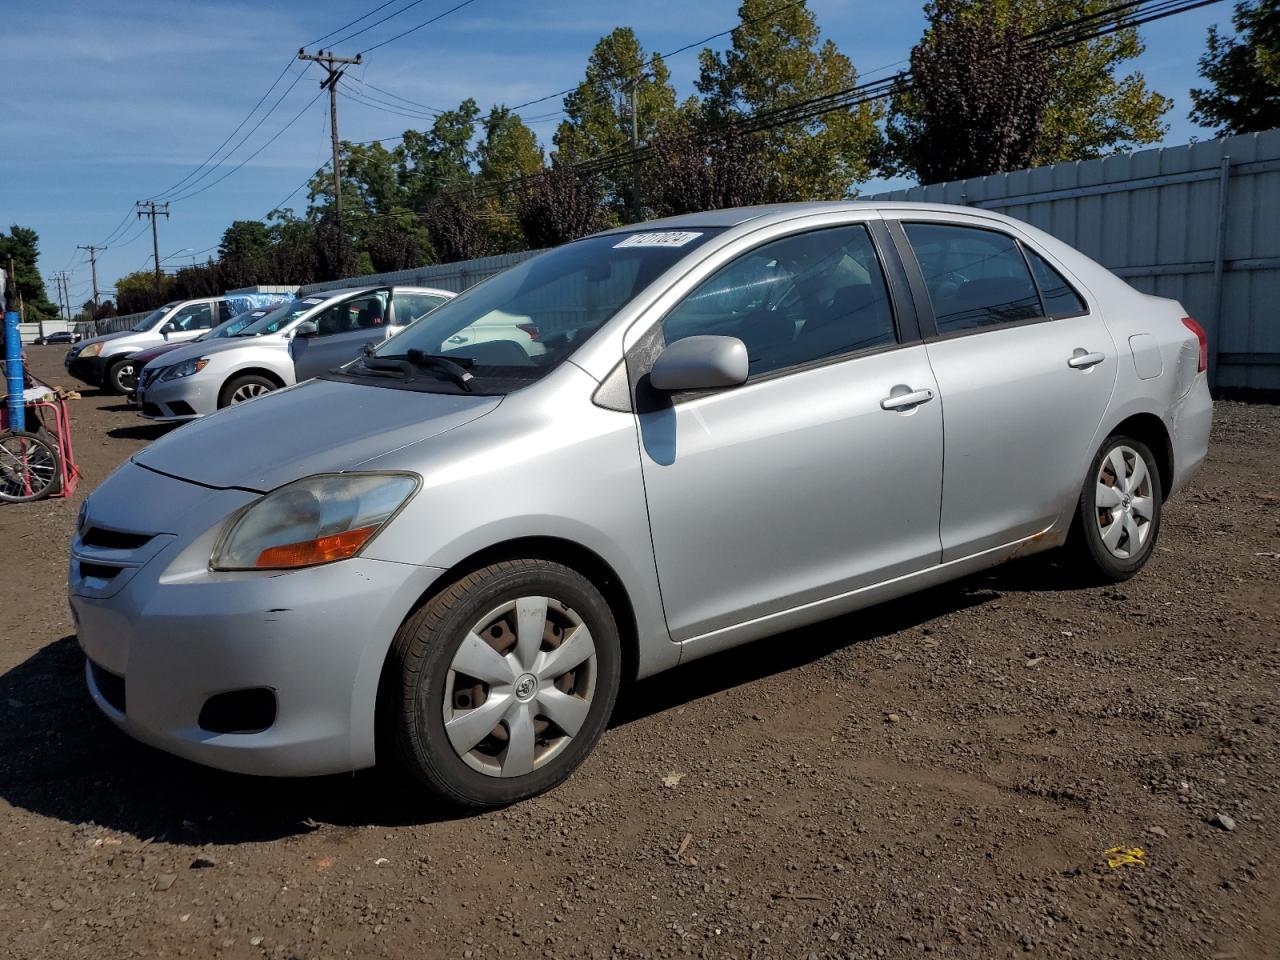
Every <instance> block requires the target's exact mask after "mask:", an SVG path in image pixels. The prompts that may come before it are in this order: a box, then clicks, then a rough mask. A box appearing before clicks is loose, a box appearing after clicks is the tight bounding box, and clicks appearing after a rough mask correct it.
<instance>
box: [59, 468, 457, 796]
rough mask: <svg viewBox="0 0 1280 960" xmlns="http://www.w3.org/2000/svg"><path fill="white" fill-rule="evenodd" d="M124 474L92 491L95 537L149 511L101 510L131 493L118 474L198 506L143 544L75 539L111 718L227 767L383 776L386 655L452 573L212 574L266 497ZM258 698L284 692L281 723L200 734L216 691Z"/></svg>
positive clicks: (88, 631) (414, 569) (402, 569)
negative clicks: (233, 528) (433, 587)
mask: <svg viewBox="0 0 1280 960" xmlns="http://www.w3.org/2000/svg"><path fill="white" fill-rule="evenodd" d="M122 472H124V473H127V474H128V475H129V476H128V477H125V478H121V477H120V475H119V474H117V475H116V476H115V477H113V478H112V479H111V480H109V481H108V482H107V484H104V485H103V487H101V488H99V490H98V491H95V492H94V494H93V497H92V498H91V506H90V512H89V517H88V519H87V521H86V527H85V530H86V531H90V530H93V529H95V528H96V529H112V530H115V531H117V532H121V531H123V532H134V531H137V530H138V524H137V520H138V517H137V515H136V511H131V509H130V508H125V509H123V510H121V511H119V512H116V511H115V510H113V509H112V507H113V506H114V504H112V503H109V502H100V501H107V500H111V499H114V498H115V497H117V496H122V495H123V494H121V491H120V484H118V483H117V482H116V481H117V480H120V481H122V482H123V483H124V484H126V485H127V486H129V487H132V488H133V494H134V496H135V497H136V500H135V501H134V502H142V503H146V502H149V503H151V504H153V505H154V504H156V503H157V499H156V498H157V497H160V498H162V499H161V502H164V501H166V500H167V501H168V504H172V503H173V502H174V501H175V500H181V501H185V506H182V507H181V508H180V509H181V510H182V512H185V513H186V514H187V515H188V516H189V518H190V519H189V522H185V523H184V525H185V526H186V527H187V529H185V530H182V531H180V532H178V533H176V534H167V533H162V534H157V535H155V536H154V537H153V538H152V540H150V541H149V542H148V543H147V544H146V545H144V546H141V547H138V548H129V549H122V548H119V547H113V548H110V549H108V548H101V547H97V546H95V545H94V543H93V542H86V539H85V538H83V537H82V536H80V535H77V537H76V539H75V540H74V541H73V544H72V559H71V570H70V584H71V597H70V599H71V607H72V611H73V614H74V616H75V620H76V626H77V635H78V637H79V641H80V646H81V648H82V649H83V650H84V652H85V655H86V656H87V657H88V659H89V661H90V662H91V663H92V664H93V665H95V666H96V668H97V669H96V670H95V669H92V668H87V669H86V680H87V683H88V687H89V692H90V694H91V696H92V697H93V700H94V702H95V703H97V705H98V707H99V708H100V709H101V710H102V712H103V713H104V714H106V716H107V717H109V718H110V719H111V720H112V721H113V722H114V723H115V724H116V725H117V726H119V727H120V728H121V729H122V730H124V731H125V732H126V733H128V734H129V735H131V736H133V737H135V738H136V739H138V740H141V741H143V742H144V743H148V744H150V745H152V746H155V747H158V748H160V749H162V750H165V751H168V752H170V753H174V754H177V755H178V756H181V757H185V758H187V759H189V760H193V761H196V762H197V763H202V764H206V765H208V766H212V767H218V768H221V769H224V770H231V771H236V772H239V773H249V774H261V775H270V776H308V775H318V774H329V773H338V772H345V771H350V770H356V769H360V768H362V767H367V766H371V765H372V764H373V763H374V759H375V755H374V717H375V705H376V700H377V688H378V681H379V677H380V675H381V671H382V665H383V661H384V659H385V657H386V652H387V650H388V649H389V647H390V644H391V639H392V637H393V636H394V634H395V631H396V629H397V628H398V627H399V625H400V623H401V621H402V619H403V617H404V616H405V615H406V614H407V613H408V611H409V610H410V609H411V608H412V607H413V604H414V603H415V602H416V601H417V599H418V598H419V597H420V596H421V595H422V593H423V592H424V591H425V590H426V589H427V588H428V587H429V586H430V584H431V583H432V582H433V581H434V580H435V578H436V577H437V576H438V575H439V571H438V570H435V569H433V568H429V567H420V566H414V565H411V564H400V563H391V562H387V561H379V560H369V559H363V558H359V557H357V558H354V559H352V560H346V561H342V562H339V563H334V564H329V565H327V566H322V567H312V568H309V569H305V570H297V571H293V572H288V573H284V572H280V571H274V572H264V573H255V572H249V573H216V572H212V571H209V570H208V569H207V568H206V567H205V564H207V560H208V551H209V549H210V548H211V546H212V543H213V540H214V539H215V538H216V536H217V533H218V531H219V529H220V527H221V520H222V518H224V517H225V516H227V515H228V514H229V513H230V512H233V511H234V510H235V509H237V508H238V506H240V505H241V504H243V503H245V502H248V501H250V500H252V499H253V495H250V494H245V493H244V492H242V491H232V490H218V491H210V490H207V489H205V488H200V487H196V486H195V485H193V484H186V483H183V482H182V481H178V480H173V479H171V478H166V477H161V476H160V475H158V474H153V473H151V472H150V471H147V470H144V469H143V468H141V467H136V466H133V465H131V464H130V465H127V467H126V468H124V470H123V471H122ZM111 488H115V489H111ZM104 494H106V495H104ZM168 504H166V505H168ZM130 512H134V513H135V515H134V516H129V514H130ZM175 515H176V514H175ZM152 529H154V527H153V528H152ZM88 539H89V540H90V541H93V540H95V539H97V538H95V537H94V536H93V535H92V534H91V535H90V536H89V538H88ZM200 558H203V559H200ZM130 563H132V564H134V565H133V566H125V564H130ZM112 567H117V568H119V572H118V573H115V574H114V575H111V574H110V569H111V568H112ZM117 678H118V685H117ZM104 686H106V687H107V688H108V689H105V690H104ZM251 688H267V689H269V690H271V691H272V692H273V693H274V695H275V701H276V714H275V718H274V722H273V723H272V724H271V725H270V726H269V727H267V728H266V729H263V730H261V731H259V732H254V733H217V732H213V731H210V730H207V729H204V728H202V726H201V711H202V709H203V708H204V707H205V705H206V704H207V702H208V701H209V699H210V698H211V697H214V696H216V695H218V694H222V693H228V692H233V691H240V690H246V689H251Z"/></svg>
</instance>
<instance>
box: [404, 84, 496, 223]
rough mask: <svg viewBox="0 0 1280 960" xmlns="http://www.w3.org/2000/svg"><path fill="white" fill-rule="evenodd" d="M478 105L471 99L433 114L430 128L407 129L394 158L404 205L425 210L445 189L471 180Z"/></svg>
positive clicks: (412, 208)
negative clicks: (403, 192) (403, 193)
mask: <svg viewBox="0 0 1280 960" xmlns="http://www.w3.org/2000/svg"><path fill="white" fill-rule="evenodd" d="M479 116H480V108H479V107H478V106H476V102H475V101H474V100H472V99H471V98H467V99H466V100H463V101H462V103H461V104H459V105H458V108H457V109H456V110H446V111H445V112H444V113H442V114H440V115H439V116H438V117H436V119H435V121H434V122H433V123H432V124H431V129H430V130H428V131H426V132H423V131H420V130H406V131H405V132H404V138H403V139H402V140H401V141H400V145H399V146H398V147H396V150H395V158H396V164H397V167H398V175H399V182H400V185H401V187H402V188H403V189H404V190H405V196H404V205H405V206H407V207H408V208H409V209H410V210H415V211H418V212H420V213H421V212H424V211H425V210H426V208H427V204H428V202H429V201H431V200H432V199H434V198H435V197H437V196H439V195H440V194H441V193H443V192H444V191H445V190H448V189H451V188H455V187H459V186H464V185H466V184H469V183H470V182H471V179H472V177H473V167H474V164H475V159H476V155H475V148H474V146H473V142H474V140H475V137H476V120H477V119H478V118H479Z"/></svg>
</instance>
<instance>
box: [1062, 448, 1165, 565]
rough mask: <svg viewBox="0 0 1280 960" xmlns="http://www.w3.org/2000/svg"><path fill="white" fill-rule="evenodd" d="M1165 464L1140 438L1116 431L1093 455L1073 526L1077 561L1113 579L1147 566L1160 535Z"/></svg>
mask: <svg viewBox="0 0 1280 960" xmlns="http://www.w3.org/2000/svg"><path fill="white" fill-rule="evenodd" d="M1160 482H1161V481H1160V467H1159V465H1158V464H1157V463H1156V459H1155V457H1154V456H1152V454H1151V450H1150V449H1149V448H1148V447H1147V445H1146V444H1145V443H1143V442H1142V441H1141V440H1135V439H1133V438H1132V437H1126V436H1120V435H1114V436H1111V437H1108V438H1107V441H1106V443H1104V444H1103V445H1102V449H1101V450H1099V451H1098V453H1097V455H1096V456H1095V457H1094V458H1093V464H1092V465H1091V466H1090V469H1089V475H1088V477H1087V478H1086V480H1085V484H1084V489H1083V490H1082V491H1081V492H1080V501H1079V503H1078V505H1077V507H1076V517H1075V522H1074V525H1073V529H1072V540H1073V545H1074V547H1075V553H1076V556H1077V559H1078V562H1079V563H1080V564H1081V566H1083V567H1084V568H1085V569H1086V570H1087V571H1088V572H1090V573H1092V574H1094V575H1095V576H1097V577H1099V578H1101V579H1103V580H1105V581H1110V582H1112V583H1118V582H1120V581H1121V580H1128V579H1129V578H1130V577H1132V576H1133V575H1134V574H1135V573H1137V572H1138V571H1139V570H1141V569H1142V567H1143V566H1144V565H1145V564H1146V562H1147V561H1148V560H1149V559H1150V558H1151V554H1152V551H1154V550H1155V546H1156V538H1157V537H1158V536H1159V535H1160V514H1161V506H1162V504H1161V496H1160V490H1161V487H1160Z"/></svg>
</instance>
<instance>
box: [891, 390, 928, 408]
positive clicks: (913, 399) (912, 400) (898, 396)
mask: <svg viewBox="0 0 1280 960" xmlns="http://www.w3.org/2000/svg"><path fill="white" fill-rule="evenodd" d="M893 389H894V390H895V391H896V390H902V391H904V392H902V393H893V392H891V393H890V394H889V396H887V397H885V398H884V399H883V400H881V401H880V408H881V409H882V410H905V409H906V408H907V407H918V406H919V405H920V404H922V403H928V402H929V401H930V400H932V399H933V391H932V390H928V389H925V390H912V389H911V388H910V387H894V388H893Z"/></svg>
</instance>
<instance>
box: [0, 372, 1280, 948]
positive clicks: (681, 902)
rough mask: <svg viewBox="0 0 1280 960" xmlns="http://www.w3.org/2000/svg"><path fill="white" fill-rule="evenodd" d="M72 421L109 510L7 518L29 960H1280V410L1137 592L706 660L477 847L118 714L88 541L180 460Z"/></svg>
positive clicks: (984, 590) (1014, 571) (23, 940)
mask: <svg viewBox="0 0 1280 960" xmlns="http://www.w3.org/2000/svg"><path fill="white" fill-rule="evenodd" d="M30 352H31V353H32V355H33V357H32V360H33V366H34V368H35V370H36V371H37V372H38V373H39V374H41V375H43V376H45V377H46V378H48V379H50V380H51V381H52V382H55V383H63V384H67V383H68V378H67V377H66V376H65V375H64V374H63V372H62V370H61V358H62V349H61V348H55V347H45V348H40V347H37V348H32V350H31V351H30ZM73 415H74V429H75V436H76V440H77V453H78V455H79V460H80V466H81V469H82V471H83V473H84V480H83V481H82V483H81V486H80V494H79V495H78V496H77V498H76V499H75V500H72V501H51V502H45V503H41V504H34V505H24V506H8V507H0V544H3V550H2V551H0V957H6V958H7V957H12V958H22V960H26V958H44V957H73V958H74V957H93V958H117V957H134V956H137V957H176V956H187V957H207V956H217V957H227V958H237V957H245V958H257V957H269V958H278V960H289V958H297V960H311V958H338V957H358V958H366V957H369V958H376V957H461V958H482V957H483V958H489V957H524V956H542V957H557V958H558V957H668V956H685V955H692V956H700V957H716V958H720V957H724V958H729V957H744V958H745V957H767V958H773V957H779V958H782V957H788V958H789V957H797V958H805V960H807V958H823V960H825V958H829V957H840V958H846V957H859V958H860V957H905V956H917V955H920V954H924V953H935V954H944V955H950V956H960V957H976V958H988V957H1005V956H1015V955H1016V956H1022V955H1024V954H1030V955H1032V956H1044V957H1082V958H1100V957H1139V956H1141V957H1144V958H1150V957H1176V958H1179V960H1184V958H1218V960H1227V958H1266V960H1275V958H1277V957H1280V852H1277V845H1278V844H1280V757H1278V754H1277V746H1278V744H1280V710H1278V707H1277V694H1278V693H1280V627H1278V625H1277V620H1278V614H1280V480H1278V478H1280V408H1276V407H1270V406H1261V405H1257V406H1254V405H1244V404H1239V403H1226V402H1222V403H1219V404H1218V406H1217V409H1216V425H1215V429H1214V435H1213V446H1212V449H1211V451H1210V460H1209V462H1208V464H1207V465H1206V466H1205V468H1204V470H1203V471H1202V472H1201V474H1200V476H1199V477H1198V478H1197V480H1196V481H1195V483H1194V485H1193V486H1192V487H1191V488H1190V489H1189V490H1187V491H1186V492H1185V493H1183V495H1182V496H1181V497H1180V498H1178V499H1177V500H1175V501H1174V502H1173V503H1172V504H1171V506H1170V508H1169V509H1168V511H1167V513H1166V514H1165V519H1164V531H1163V536H1162V539H1161V541H1160V545H1159V548H1158V552H1157V553H1156V556H1155V558H1154V560H1153V562H1152V563H1151V564H1150V565H1149V566H1148V568H1147V569H1146V570H1145V571H1144V572H1143V573H1142V574H1141V575H1140V576H1139V577H1137V578H1136V579H1134V580H1132V581H1130V582H1128V583H1126V584H1123V585H1121V586H1119V587H1115V588H1085V587H1081V586H1079V585H1077V584H1073V583H1072V582H1071V581H1070V579H1069V578H1068V577H1067V576H1066V575H1065V574H1064V573H1063V572H1062V571H1061V570H1059V569H1058V568H1057V567H1056V566H1055V565H1054V564H1053V563H1052V562H1045V561H1043V560H1030V561H1025V562H1023V563H1021V564H1017V565H1013V566H1009V567H1007V568H1004V569H1002V570H998V571H995V572H993V573H991V574H988V575H985V576H981V577H977V578H973V579H969V580H966V581H963V582H959V583H955V584H951V585H948V586H944V587H941V588H938V589H934V590H931V591H929V592H927V593H924V594H921V595H918V596H916V597H912V598H909V599H907V600H905V601H901V602H897V603H894V604H890V605H887V606H884V607H881V608H877V609H874V610H871V611H867V612H863V613H860V614H857V615H854V616H850V617H846V618H843V619H840V620H836V621H833V622H830V623H826V624H822V625H819V626H816V627H812V628H809V629H805V630H802V631H798V632H795V633H792V634H789V635H786V636H780V637H775V638H772V639H769V640H765V641H762V642H760V643H757V644H755V645H754V646H751V647H748V648H746V649H743V650H738V651H735V652H731V653H729V654H726V655H722V656H719V657H715V658H711V659H708V660H704V661H701V662H698V663H696V664H694V665H692V666H690V667H687V668H686V669H684V670H682V671H677V672H675V673H672V674H668V675H665V676H661V677H657V678H655V679H652V680H648V681H645V682H643V683H641V684H639V685H637V686H635V687H633V688H632V689H630V690H628V691H627V692H626V693H625V694H624V700H623V702H622V703H621V704H620V707H619V711H618V715H617V717H616V719H615V721H614V723H613V725H612V728H611V729H610V730H609V732H608V733H607V734H606V736H605V738H604V740H603V742H602V743H601V745H600V746H599V748H598V749H597V750H596V752H595V754H594V755H593V756H592V757H591V758H590V759H589V760H588V761H587V763H586V764H585V765H584V766H583V768H582V769H581V770H579V771H578V772H577V773H576V774H575V775H574V776H573V778H572V779H571V780H570V781H569V782H568V783H567V784H566V785H564V786H562V787H561V788H559V789H558V790H556V791H554V792H553V793H551V794H550V795H548V796H545V797H541V798H539V799H537V800H534V801H530V802H527V803H524V804H520V805H519V806H516V807H513V808H510V809H507V810H504V811H500V812H497V813H490V814H485V815H482V816H467V817H457V816H455V815H452V814H450V813H449V812H448V811H444V810H440V809H436V808H433V807H432V806H430V805H428V804H426V803H424V802H421V801H420V800H419V799H418V798H416V797H415V796H414V795H413V793H412V792H411V791H410V790H408V789H407V788H406V787H405V786H404V785H403V784H402V783H401V781H399V780H398V779H396V778H395V777H393V776H390V775H387V774H384V773H381V772H378V771H370V772H366V773H361V774H358V775H355V776H349V777H335V778H327V779H321V780H305V781H288V780H260V779H251V778H244V777H237V776H231V775H228V774H222V773H217V772H214V771H208V770H204V769H202V768H199V767H196V766H193V765H191V764H188V763H185V762H183V761H180V760H176V759H173V758H170V757H168V756H166V755H164V754H161V753H158V752H156V751H153V750H151V749H148V748H146V747H142V746H139V745H137V744H135V743H133V742H132V741H130V740H128V739H127V738H125V737H124V736H123V735H122V734H119V733H118V732H117V731H116V730H115V729H114V728H113V727H112V726H110V724H108V723H107V722H106V721H105V720H104V719H102V718H101V717H99V716H98V715H97V714H96V712H95V710H94V709H93V707H92V704H91V703H90V701H89V699H88V696H87V695H86V693H85V692H84V689H83V681H82V675H81V669H82V660H81V656H80V653H79V651H78V649H77V647H76V642H75V638H74V636H73V635H72V624H71V619H70V616H69V614H68V609H67V603H66V599H65V592H64V591H65V586H64V577H65V564H66V555H67V541H68V538H69V536H70V534H71V531H72V527H73V524H74V519H75V515H76V509H77V507H78V505H79V497H80V496H82V495H83V494H85V493H88V492H89V491H91V490H92V489H93V488H94V486H95V485H96V484H98V483H99V482H101V480H102V479H103V478H104V477H105V476H106V475H107V473H108V472H109V471H110V470H111V469H112V468H113V467H114V466H115V465H116V464H117V463H119V462H120V461H121V460H123V459H124V458H125V457H126V456H128V455H129V454H130V453H131V452H133V451H135V450H137V449H138V448H140V447H142V446H143V445H145V444H146V443H147V442H149V441H150V440H152V439H154V438H155V437H156V436H158V435H159V434H160V433H161V432H162V431H161V428H157V427H154V426H151V425H148V424H146V423H145V422H144V421H142V420H140V419H139V418H138V417H137V416H135V415H134V414H133V413H131V412H129V411H128V410H127V408H126V407H125V406H124V405H123V403H122V402H121V401H120V400H119V399H118V398H111V397H102V396H97V395H95V394H94V393H93V392H92V391H87V392H86V395H85V397H84V399H82V400H81V401H79V402H77V403H75V404H74V405H73ZM1222 816H1225V817H1227V818H1229V820H1228V821H1226V822H1227V823H1230V824H1232V825H1233V829H1230V830H1227V829H1224V827H1223V825H1222V824H1223V823H1224V821H1223V820H1222ZM1215 819H1216V821H1217V822H1216V823H1215ZM1113 847H1120V848H1125V849H1128V848H1141V850H1142V851H1143V854H1142V855H1141V858H1140V859H1141V860H1142V861H1143V863H1141V864H1128V865H1119V866H1116V867H1112V866H1109V865H1108V864H1107V862H1106V854H1105V852H1106V851H1108V850H1109V849H1110V848H1113Z"/></svg>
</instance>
